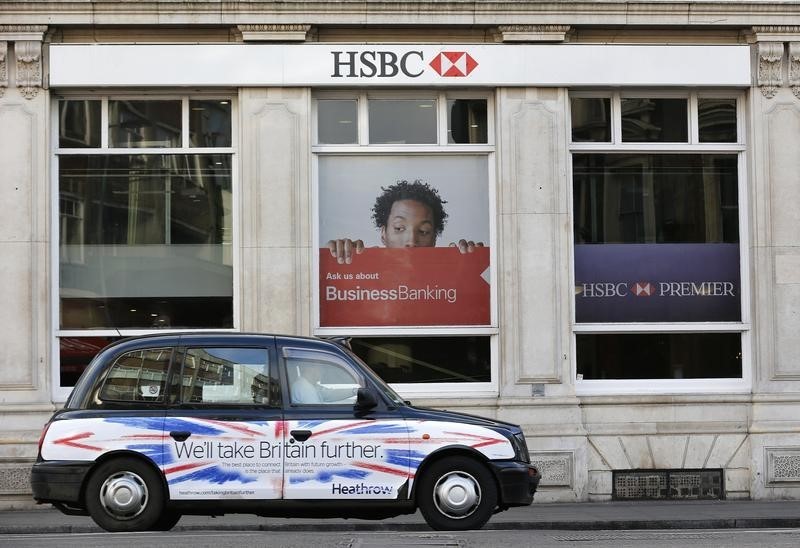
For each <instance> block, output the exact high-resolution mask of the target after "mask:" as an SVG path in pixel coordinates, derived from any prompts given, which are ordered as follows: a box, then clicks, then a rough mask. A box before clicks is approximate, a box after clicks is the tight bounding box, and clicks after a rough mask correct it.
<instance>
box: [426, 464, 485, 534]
mask: <svg viewBox="0 0 800 548" xmlns="http://www.w3.org/2000/svg"><path fill="white" fill-rule="evenodd" d="M417 506H419V509H420V512H422V517H424V518H425V521H426V522H427V523H428V525H430V526H431V527H432V528H433V529H437V530H441V531H464V530H467V529H480V528H481V527H483V525H484V524H485V523H486V522H487V521H489V518H490V517H491V516H492V514H493V513H494V509H495V507H496V506H497V485H496V483H495V481H494V478H493V477H492V474H491V472H490V471H489V470H488V469H487V468H486V466H484V465H483V464H481V463H480V462H478V461H476V460H474V459H471V458H468V457H450V458H446V459H443V460H440V461H438V462H435V463H433V464H432V465H431V466H430V468H428V469H427V470H426V471H425V474H424V475H423V477H422V478H421V479H420V480H419V492H418V494H417Z"/></svg>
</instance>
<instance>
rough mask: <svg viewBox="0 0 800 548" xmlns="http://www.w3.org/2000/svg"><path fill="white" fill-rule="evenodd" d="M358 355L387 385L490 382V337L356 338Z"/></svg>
mask: <svg viewBox="0 0 800 548" xmlns="http://www.w3.org/2000/svg"><path fill="white" fill-rule="evenodd" d="M350 346H351V349H352V350H353V352H354V353H355V354H356V355H358V357H359V358H361V359H362V360H363V361H364V362H365V363H366V364H367V365H369V366H370V367H371V368H372V370H373V371H375V373H377V374H378V375H379V376H380V377H381V378H382V379H383V380H384V381H386V382H390V383H424V382H489V380H490V372H491V356H490V349H489V337H356V338H353V339H351V340H350Z"/></svg>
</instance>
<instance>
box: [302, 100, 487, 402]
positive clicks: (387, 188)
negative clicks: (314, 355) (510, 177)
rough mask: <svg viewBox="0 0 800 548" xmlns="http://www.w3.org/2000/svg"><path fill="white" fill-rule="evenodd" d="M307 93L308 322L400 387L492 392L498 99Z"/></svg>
mask: <svg viewBox="0 0 800 548" xmlns="http://www.w3.org/2000/svg"><path fill="white" fill-rule="evenodd" d="M315 99H316V100H315V106H316V136H317V140H316V143H315V144H314V147H313V152H314V162H315V173H316V176H317V181H316V183H317V188H316V190H317V192H316V193H315V197H316V199H317V203H316V206H317V207H316V210H317V213H318V223H317V228H318V234H317V241H318V255H317V257H316V267H317V269H318V284H317V287H316V288H315V294H314V299H315V303H316V305H317V306H316V307H315V308H316V317H315V330H314V332H315V334H317V335H321V336H328V335H335V336H342V337H345V338H347V339H348V340H349V342H350V348H351V349H352V351H353V352H354V353H356V354H357V355H358V356H359V357H360V358H361V359H362V360H364V361H365V362H366V363H367V364H369V365H370V366H371V367H372V368H373V369H374V370H375V371H376V372H377V374H378V375H380V376H381V377H382V378H383V379H384V380H386V381H388V382H390V383H392V384H393V385H394V386H395V388H397V389H398V390H401V391H402V392H403V393H406V394H413V395H417V394H419V395H423V394H424V395H439V394H441V393H445V394H447V393H450V394H465V395H475V396H481V395H490V394H496V390H497V375H496V372H495V371H496V359H495V358H494V356H495V355H496V344H497V341H496V333H497V317H496V313H495V311H494V307H493V299H494V297H493V295H494V292H493V288H492V279H493V276H494V274H493V272H494V269H495V267H494V265H493V264H492V256H493V250H492V247H493V245H492V244H493V238H494V230H493V224H492V223H493V219H492V207H491V204H492V203H493V200H494V198H493V195H492V188H493V185H492V183H491V182H492V181H493V173H494V168H493V166H494V134H493V119H492V97H491V96H490V95H489V94H487V93H479V92H450V91H432V90H427V91H426V90H422V91H418V92H413V91H403V92H397V91H380V92H378V91H370V92H364V91H354V92H346V91H335V92H333V91H332V92H319V93H318V94H317V95H316V97H315ZM345 108H346V109H347V110H345ZM332 112H336V115H335V116H334V115H331V113H332ZM346 112H347V113H349V114H347V115H345V113H346ZM344 120H353V122H354V123H349V122H348V123H341V122H342V121H344ZM336 126H340V130H339V131H340V132H341V134H342V135H343V137H342V138H341V139H337V138H336V137H335V136H334V135H332V133H331V132H332V131H334V128H335V127H336ZM353 126H355V127H356V128H357V132H356V133H355V134H354V133H352V131H351V128H352V127H353ZM345 141H347V142H346V143H345Z"/></svg>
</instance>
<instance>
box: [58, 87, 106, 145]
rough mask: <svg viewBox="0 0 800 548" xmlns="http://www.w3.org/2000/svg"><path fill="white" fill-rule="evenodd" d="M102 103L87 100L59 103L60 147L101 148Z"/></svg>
mask: <svg viewBox="0 0 800 548" xmlns="http://www.w3.org/2000/svg"><path fill="white" fill-rule="evenodd" d="M100 107H101V102H100V101H89V100H85V99H79V100H78V99H76V100H66V99H65V100H63V101H59V102H58V146H59V147H61V148H99V147H100Z"/></svg>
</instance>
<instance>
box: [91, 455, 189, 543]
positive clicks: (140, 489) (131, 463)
mask: <svg viewBox="0 0 800 548" xmlns="http://www.w3.org/2000/svg"><path fill="white" fill-rule="evenodd" d="M86 509H87V510H88V511H89V515H90V516H92V519H93V520H94V521H95V523H97V525H99V526H100V527H102V528H103V529H105V530H106V531H112V532H113V531H148V530H153V529H154V528H155V527H157V526H159V525H161V523H160V522H159V519H160V518H161V516H162V513H163V510H164V488H163V487H162V483H161V478H160V477H159V476H158V474H157V473H156V471H155V470H154V469H153V468H152V467H150V466H148V465H147V464H145V463H143V462H141V461H139V460H136V459H131V458H117V459H113V460H110V461H107V462H104V463H103V464H101V465H100V466H98V467H97V469H96V470H95V471H94V472H93V473H92V475H91V476H90V477H89V481H88V483H87V484H86ZM176 521H177V520H176ZM172 525H174V523H173V524H172Z"/></svg>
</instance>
